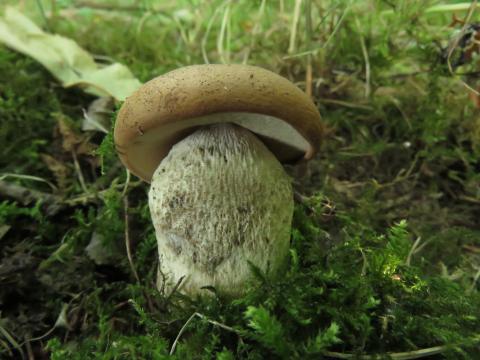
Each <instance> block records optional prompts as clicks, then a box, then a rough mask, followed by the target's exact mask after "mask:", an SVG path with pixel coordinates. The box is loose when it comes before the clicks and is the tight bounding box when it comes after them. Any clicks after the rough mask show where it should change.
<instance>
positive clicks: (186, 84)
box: [114, 64, 323, 182]
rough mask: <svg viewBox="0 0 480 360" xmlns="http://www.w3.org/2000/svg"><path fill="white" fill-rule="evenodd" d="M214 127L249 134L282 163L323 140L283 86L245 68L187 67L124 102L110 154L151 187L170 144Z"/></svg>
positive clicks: (300, 102)
mask: <svg viewBox="0 0 480 360" xmlns="http://www.w3.org/2000/svg"><path fill="white" fill-rule="evenodd" d="M220 122H230V123H235V124H238V125H240V126H243V127H245V128H248V129H249V130H251V131H252V132H254V133H256V134H257V135H258V136H259V137H260V138H261V139H262V140H263V142H264V143H265V144H266V145H267V147H268V148H269V149H270V151H272V152H273V153H274V154H275V155H276V156H277V158H278V159H279V161H280V162H286V163H288V162H296V161H298V160H300V159H302V158H303V159H306V160H308V159H310V158H311V157H312V156H313V155H314V154H315V152H316V151H317V149H318V146H319V143H320V139H321V136H322V132H323V127H322V123H321V118H320V113H319V112H318V110H317V108H316V107H315V105H314V104H313V102H312V101H311V100H310V98H309V97H308V96H307V95H306V94H305V93H304V92H303V91H301V90H300V89H299V88H298V87H296V86H295V85H294V84H292V83H291V82H290V81H288V80H287V79H285V78H283V77H281V76H279V75H277V74H275V73H273V72H271V71H268V70H265V69H262V68H259V67H255V66H249V65H218V64H215V65H193V66H187V67H184V68H180V69H178V70H174V71H171V72H169V73H167V74H164V75H162V76H159V77H156V78H155V79H153V80H150V81H149V82H147V83H146V84H145V85H143V86H142V87H141V88H139V89H138V90H137V91H136V92H134V93H133V94H132V95H131V96H129V97H128V98H127V99H126V101H125V103H124V104H123V106H122V108H121V109H120V111H119V113H118V117H117V121H116V124H115V131H114V138H115V147H116V149H117V152H118V153H119V155H120V159H121V160H122V162H123V164H124V165H125V166H126V167H127V168H128V169H129V170H130V171H131V172H132V173H133V174H135V175H137V176H138V177H140V178H142V179H143V180H145V181H147V182H150V180H151V178H152V175H153V173H154V171H155V169H156V168H157V167H158V165H159V164H160V162H161V161H162V159H163V158H164V157H165V156H167V154H168V152H169V151H170V149H171V147H172V146H173V145H174V144H175V143H177V142H178V141H180V140H181V139H183V138H184V137H186V136H188V135H189V134H191V133H192V132H193V131H195V129H196V128H198V127H199V126H202V125H207V124H212V123H220Z"/></svg>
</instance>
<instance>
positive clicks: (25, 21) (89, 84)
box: [0, 7, 141, 101]
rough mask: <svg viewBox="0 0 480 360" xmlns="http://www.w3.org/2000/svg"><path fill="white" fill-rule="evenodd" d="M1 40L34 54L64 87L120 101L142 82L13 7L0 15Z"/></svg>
mask: <svg viewBox="0 0 480 360" xmlns="http://www.w3.org/2000/svg"><path fill="white" fill-rule="evenodd" d="M0 42H3V43H4V44H5V45H6V46H8V47H10V48H12V49H13V50H16V51H19V52H21V53H23V54H25V55H28V56H30V57H32V58H34V59H35V60H36V61H38V62H39V63H41V64H42V65H43V66H45V67H46V68H47V69H48V71H50V72H51V73H52V75H53V76H55V77H56V78H57V79H58V80H59V81H61V82H62V84H63V86H65V87H70V86H81V87H82V88H83V89H84V90H85V92H87V93H89V94H93V95H97V96H106V95H107V96H112V97H113V98H115V99H116V100H120V101H122V100H124V99H125V98H126V97H127V96H129V95H130V94H131V93H132V92H133V91H135V90H136V89H137V88H139V87H140V85H141V83H140V81H139V80H138V79H136V78H135V77H134V76H133V74H132V73H131V72H130V70H129V69H128V68H127V67H126V66H125V65H122V64H119V63H114V64H111V65H107V66H101V65H99V64H97V63H96V62H95V60H94V59H93V57H92V56H91V55H90V54H89V53H88V52H87V51H85V50H84V49H82V48H81V47H80V46H79V45H78V44H77V43H76V42H75V41H73V40H72V39H68V38H66V37H63V36H60V35H55V34H48V33H45V32H44V31H43V30H42V29H40V28H39V27H38V26H37V25H36V24H35V23H34V22H32V21H31V20H30V19H29V18H28V17H26V16H25V15H23V14H22V13H21V12H19V11H18V10H16V9H15V8H13V7H7V8H6V9H5V13H4V16H3V18H0Z"/></svg>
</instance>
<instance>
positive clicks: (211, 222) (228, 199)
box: [149, 124, 293, 295]
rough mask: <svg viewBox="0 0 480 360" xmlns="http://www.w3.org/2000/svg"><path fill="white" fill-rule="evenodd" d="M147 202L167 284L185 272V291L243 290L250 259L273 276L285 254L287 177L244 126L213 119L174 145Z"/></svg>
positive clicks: (288, 205)
mask: <svg viewBox="0 0 480 360" xmlns="http://www.w3.org/2000/svg"><path fill="white" fill-rule="evenodd" d="M149 205H150V211H151V214H152V219H153V223H154V226H155V230H156V235H157V240H158V250H159V257H160V270H161V271H162V273H163V274H164V275H166V277H167V278H168V284H166V285H167V286H168V287H170V288H171V286H173V285H174V284H175V283H176V282H177V281H178V279H180V278H181V277H182V276H185V280H184V281H183V283H182V286H181V289H182V291H183V292H186V293H190V294H193V293H197V292H199V291H200V288H201V287H203V286H213V287H215V288H216V289H217V291H219V292H221V293H225V294H230V295H237V294H241V293H242V292H243V291H244V288H245V282H246V281H247V280H248V279H249V278H250V277H251V272H250V268H249V266H248V263H247V262H248V261H250V262H252V263H253V264H255V265H256V266H258V267H259V268H260V269H261V270H262V271H264V272H265V273H267V274H268V275H272V276H273V275H275V274H277V273H278V272H279V271H280V268H281V266H282V264H284V262H285V260H286V257H287V255H288V248H289V241H290V228H291V220H292V214H293V193H292V187H291V182H290V179H289V177H288V175H287V174H286V173H285V171H284V169H283V167H282V165H281V164H280V163H279V162H278V160H277V159H276V157H275V156H274V155H273V154H272V153H271V152H270V151H269V150H268V149H267V147H266V146H265V145H264V144H263V143H262V142H261V141H260V140H259V139H258V138H257V137H256V136H255V135H253V133H251V132H250V131H248V130H246V129H244V128H242V127H239V126H236V125H232V124H216V125H211V126H207V127H203V128H201V129H199V130H197V131H196V132H195V133H193V134H192V135H190V136H188V137H187V138H185V139H184V140H182V141H180V142H179V143H177V144H176V145H175V146H174V147H173V148H172V150H171V151H170V153H169V155H168V156H167V157H166V158H165V159H164V160H163V161H162V162H161V164H160V165H159V167H158V168H157V170H156V171H155V173H154V175H153V178H152V185H151V189H150V193H149ZM159 281H162V278H161V277H159ZM163 285H165V284H161V283H159V284H158V286H159V287H162V286H163Z"/></svg>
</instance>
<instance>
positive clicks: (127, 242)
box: [123, 195, 140, 284]
mask: <svg viewBox="0 0 480 360" xmlns="http://www.w3.org/2000/svg"><path fill="white" fill-rule="evenodd" d="M123 210H124V211H123V212H124V215H125V247H126V248H127V258H128V263H129V265H130V269H131V270H132V273H133V276H134V277H135V280H137V283H139V284H140V278H139V277H138V273H137V270H136V269H135V265H134V264H133V259H132V252H131V250H130V226H129V216H128V195H125V196H124V198H123Z"/></svg>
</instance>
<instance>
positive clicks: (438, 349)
mask: <svg viewBox="0 0 480 360" xmlns="http://www.w3.org/2000/svg"><path fill="white" fill-rule="evenodd" d="M445 350H447V347H446V346H435V347H431V348H426V349H420V350H415V351H407V352H399V353H387V354H386V355H387V356H389V357H390V358H391V359H394V360H411V359H420V358H423V357H427V356H432V355H436V354H440V353H442V352H444V351H445ZM323 354H324V355H325V356H328V357H331V358H335V359H361V360H373V359H378V355H356V354H348V353H340V352H334V351H325V352H324V353H323Z"/></svg>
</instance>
